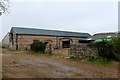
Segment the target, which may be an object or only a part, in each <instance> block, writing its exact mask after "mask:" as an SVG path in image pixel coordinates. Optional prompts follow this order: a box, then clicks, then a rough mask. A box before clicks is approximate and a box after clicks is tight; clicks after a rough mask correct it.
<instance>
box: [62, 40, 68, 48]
mask: <svg viewBox="0 0 120 80" xmlns="http://www.w3.org/2000/svg"><path fill="white" fill-rule="evenodd" d="M62 47H63V48H70V41H62Z"/></svg>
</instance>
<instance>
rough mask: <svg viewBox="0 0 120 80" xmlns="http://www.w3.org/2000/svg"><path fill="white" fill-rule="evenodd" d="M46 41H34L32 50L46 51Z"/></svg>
mask: <svg viewBox="0 0 120 80" xmlns="http://www.w3.org/2000/svg"><path fill="white" fill-rule="evenodd" d="M45 49H46V43H43V42H34V43H32V44H31V46H30V50H31V51H35V52H42V53H45Z"/></svg>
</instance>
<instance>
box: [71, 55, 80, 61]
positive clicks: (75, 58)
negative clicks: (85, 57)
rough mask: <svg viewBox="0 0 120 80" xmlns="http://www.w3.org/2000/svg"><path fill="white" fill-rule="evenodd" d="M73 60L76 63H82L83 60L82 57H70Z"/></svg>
mask: <svg viewBox="0 0 120 80" xmlns="http://www.w3.org/2000/svg"><path fill="white" fill-rule="evenodd" d="M70 59H71V60H75V61H81V60H82V58H81V57H79V56H78V57H70Z"/></svg>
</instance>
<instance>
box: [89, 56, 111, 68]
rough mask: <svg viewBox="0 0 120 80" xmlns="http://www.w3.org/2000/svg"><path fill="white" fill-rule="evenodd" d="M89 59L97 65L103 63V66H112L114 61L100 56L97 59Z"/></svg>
mask: <svg viewBox="0 0 120 80" xmlns="http://www.w3.org/2000/svg"><path fill="white" fill-rule="evenodd" d="M87 61H88V62H89V63H91V64H95V65H102V66H111V65H112V62H111V61H109V60H107V59H104V58H99V59H95V58H93V57H88V58H87Z"/></svg>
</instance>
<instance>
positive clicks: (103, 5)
mask: <svg viewBox="0 0 120 80" xmlns="http://www.w3.org/2000/svg"><path fill="white" fill-rule="evenodd" d="M20 1H21V2H20ZM70 1H71V2H70ZM70 1H68V0H66V2H65V1H63V0H62V1H58V2H57V1H54V0H51V1H49V2H48V0H45V1H42V0H39V1H38V0H29V1H28V0H26V2H24V0H18V1H16V2H15V0H11V4H10V8H9V10H10V14H4V15H3V16H2V17H1V20H2V25H1V24H0V26H2V27H1V28H2V36H1V37H0V38H1V39H2V38H3V37H4V36H5V35H6V33H7V32H9V31H10V29H11V27H14V26H16V27H29V28H30V27H32V28H39V29H51V30H63V31H74V32H88V33H90V34H91V35H93V34H95V33H99V32H114V31H117V30H118V1H117V0H104V1H101V0H98V2H97V1H96V2H95V1H94V0H92V1H90V0H85V1H84V0H81V2H80V1H78V0H75V1H72V0H70ZM0 30H1V29H0Z"/></svg>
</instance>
